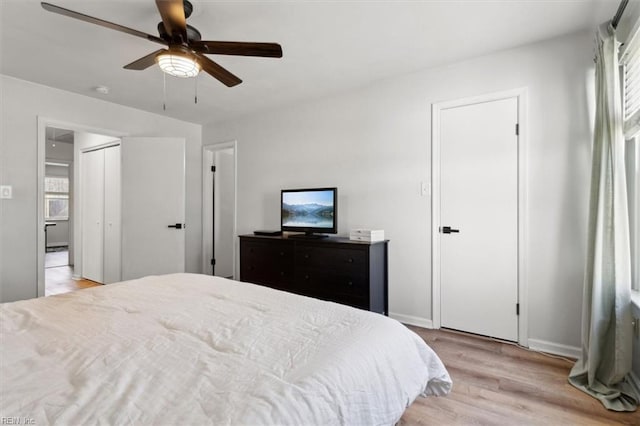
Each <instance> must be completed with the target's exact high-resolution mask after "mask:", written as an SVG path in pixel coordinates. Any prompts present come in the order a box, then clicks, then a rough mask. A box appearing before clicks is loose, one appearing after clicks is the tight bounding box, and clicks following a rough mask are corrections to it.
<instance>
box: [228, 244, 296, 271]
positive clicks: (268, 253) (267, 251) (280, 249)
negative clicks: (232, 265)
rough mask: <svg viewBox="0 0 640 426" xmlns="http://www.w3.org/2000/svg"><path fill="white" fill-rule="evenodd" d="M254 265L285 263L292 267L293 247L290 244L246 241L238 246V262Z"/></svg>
mask: <svg viewBox="0 0 640 426" xmlns="http://www.w3.org/2000/svg"><path fill="white" fill-rule="evenodd" d="M243 262H248V263H252V264H254V265H261V266H262V265H267V264H274V263H275V264H278V265H279V264H283V265H284V264H287V265H291V267H292V268H293V247H292V246H291V245H290V244H273V243H271V244H269V243H263V242H259V241H258V242H254V241H251V242H247V243H244V244H242V245H241V246H240V263H241V264H242V263H243Z"/></svg>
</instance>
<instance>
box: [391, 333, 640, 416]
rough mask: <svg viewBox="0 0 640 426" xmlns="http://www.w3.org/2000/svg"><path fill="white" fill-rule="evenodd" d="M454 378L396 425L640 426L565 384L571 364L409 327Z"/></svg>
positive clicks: (511, 347) (415, 405)
mask: <svg viewBox="0 0 640 426" xmlns="http://www.w3.org/2000/svg"><path fill="white" fill-rule="evenodd" d="M409 328H411V329H412V330H413V331H415V332H416V333H418V334H419V335H420V336H421V337H422V338H423V339H424V340H425V341H426V342H427V344H428V345H429V346H431V348H432V349H433V350H434V351H435V352H436V353H437V354H438V356H440V358H441V359H442V361H443V362H444V364H445V366H446V367H447V370H448V371H449V374H450V375H451V378H452V380H453V390H452V392H451V394H449V395H448V396H446V397H438V398H435V397H428V398H422V397H419V398H418V399H417V400H416V402H414V403H413V404H412V405H411V406H410V407H409V408H408V409H407V411H406V412H405V413H404V415H403V416H402V419H401V420H400V422H399V423H398V424H399V425H403V426H408V425H580V426H582V425H640V411H636V412H635V413H617V412H612V411H608V410H607V409H605V408H604V407H603V406H602V404H601V403H600V402H599V401H597V400H595V399H593V398H591V397H590V396H588V395H586V394H584V393H583V392H581V391H579V390H578V389H576V388H574V387H573V386H571V385H570V384H569V383H568V382H567V375H568V373H569V370H570V369H571V367H572V365H573V363H572V362H568V361H565V360H562V359H557V358H552V357H549V356H545V355H543V354H539V353H536V352H532V351H527V350H526V349H522V348H519V347H517V346H514V345H510V344H507V343H502V342H498V341H495V340H492V339H486V338H482V337H476V336H472V335H467V334H463V333H457V332H453V331H445V330H427V329H422V328H417V327H409Z"/></svg>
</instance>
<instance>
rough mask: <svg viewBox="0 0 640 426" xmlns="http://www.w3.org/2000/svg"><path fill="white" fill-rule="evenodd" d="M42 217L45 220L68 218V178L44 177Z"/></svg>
mask: <svg viewBox="0 0 640 426" xmlns="http://www.w3.org/2000/svg"><path fill="white" fill-rule="evenodd" d="M44 218H45V220H67V219H69V179H68V178H66V177H45V178H44Z"/></svg>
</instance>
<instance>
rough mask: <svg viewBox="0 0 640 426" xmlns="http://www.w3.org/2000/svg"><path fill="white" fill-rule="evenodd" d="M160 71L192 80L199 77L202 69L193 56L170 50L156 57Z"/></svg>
mask: <svg viewBox="0 0 640 426" xmlns="http://www.w3.org/2000/svg"><path fill="white" fill-rule="evenodd" d="M156 62H157V63H158V66H159V67H160V69H161V70H162V71H164V72H166V73H167V74H169V75H172V76H174V77H180V78H190V77H195V76H197V75H198V73H199V72H200V70H201V69H202V67H201V66H200V64H199V63H198V61H197V60H196V59H195V58H194V57H193V55H191V54H189V53H187V52H183V51H181V50H168V51H167V52H165V53H161V54H159V55H158V56H156Z"/></svg>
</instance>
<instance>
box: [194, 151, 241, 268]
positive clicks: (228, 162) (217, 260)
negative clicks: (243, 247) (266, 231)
mask: <svg viewBox="0 0 640 426" xmlns="http://www.w3.org/2000/svg"><path fill="white" fill-rule="evenodd" d="M236 153H237V149H236V141H232V142H226V143H220V144H213V145H205V146H204V147H203V152H202V154H203V155H202V167H203V173H202V176H203V181H202V188H203V193H202V200H203V201H202V202H203V206H202V221H203V222H202V230H203V232H202V253H203V259H202V271H203V273H205V274H208V275H215V276H219V277H224V278H235V277H237V276H238V273H237V262H236V259H237V250H238V249H237V243H236V202H237V194H236V192H237V177H236V176H237V173H236V168H237V155H236Z"/></svg>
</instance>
